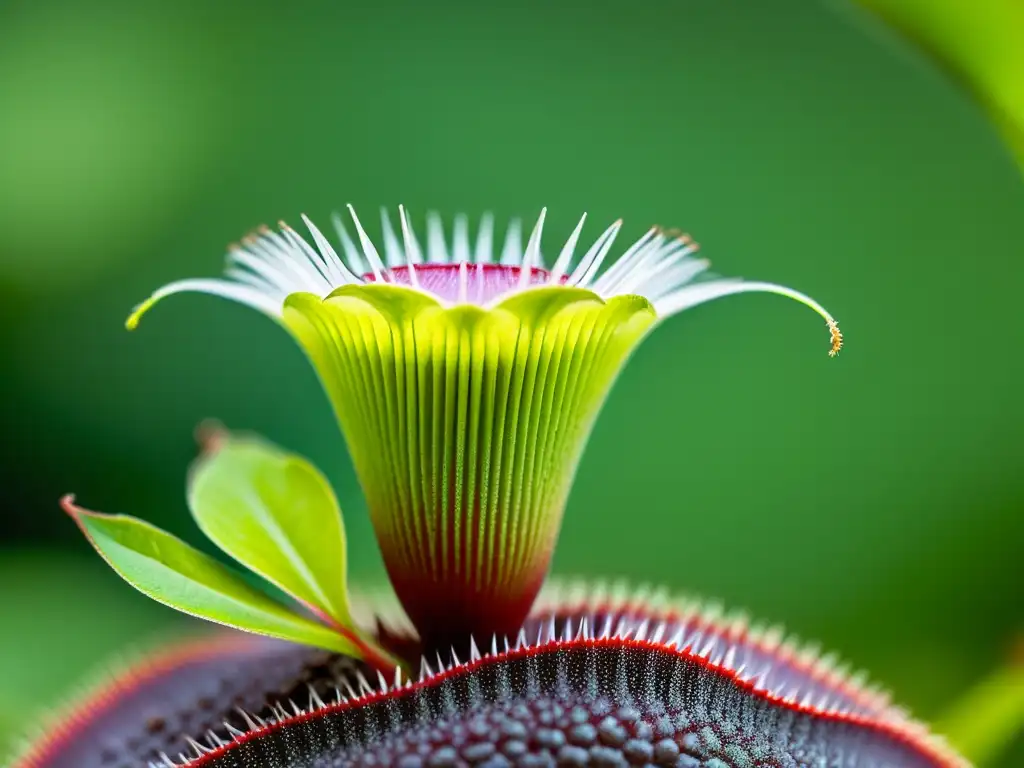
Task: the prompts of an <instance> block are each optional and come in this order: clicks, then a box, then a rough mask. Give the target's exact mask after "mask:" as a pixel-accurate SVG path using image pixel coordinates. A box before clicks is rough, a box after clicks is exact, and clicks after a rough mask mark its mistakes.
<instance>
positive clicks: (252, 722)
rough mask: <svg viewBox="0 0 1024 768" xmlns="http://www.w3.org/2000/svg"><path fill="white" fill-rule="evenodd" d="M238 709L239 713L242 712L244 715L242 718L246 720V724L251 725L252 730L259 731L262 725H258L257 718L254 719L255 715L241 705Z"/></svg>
mask: <svg viewBox="0 0 1024 768" xmlns="http://www.w3.org/2000/svg"><path fill="white" fill-rule="evenodd" d="M236 711H237V712H238V714H240V715H241V716H242V719H243V720H245V724H246V725H247V726H248V727H249V730H250V731H258V730H259V729H260V726H258V725H257V724H256V720H255V719H254V717H255V716H254V715H250V714H249V713H248V712H246V711H245V710H244V709H242V708H241V707H236Z"/></svg>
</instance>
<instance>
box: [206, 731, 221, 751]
mask: <svg viewBox="0 0 1024 768" xmlns="http://www.w3.org/2000/svg"><path fill="white" fill-rule="evenodd" d="M206 742H207V743H208V744H209V745H210V747H211V748H212V749H217V748H218V747H223V746H224V740H223V739H222V738H221V737H220V736H218V735H217V734H216V733H214V732H213V731H209V730H208V731H207V732H206Z"/></svg>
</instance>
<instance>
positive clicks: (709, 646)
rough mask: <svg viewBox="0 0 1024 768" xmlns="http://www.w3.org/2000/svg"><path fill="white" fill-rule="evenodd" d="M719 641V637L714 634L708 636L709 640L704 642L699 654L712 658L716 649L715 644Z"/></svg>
mask: <svg viewBox="0 0 1024 768" xmlns="http://www.w3.org/2000/svg"><path fill="white" fill-rule="evenodd" d="M717 643H718V638H716V637H715V636H714V635H712V636H711V637H709V638H708V640H707V642H706V643H704V647H703V648H701V649H700V652H699V653H698V654H697V655H698V656H700V657H702V658H705V659H710V658H711V652H712V651H714V650H715V646H716V645H717Z"/></svg>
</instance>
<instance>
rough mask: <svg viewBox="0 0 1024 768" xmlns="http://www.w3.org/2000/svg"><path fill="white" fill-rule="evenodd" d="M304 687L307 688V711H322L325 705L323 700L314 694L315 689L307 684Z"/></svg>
mask: <svg viewBox="0 0 1024 768" xmlns="http://www.w3.org/2000/svg"><path fill="white" fill-rule="evenodd" d="M306 687H307V688H309V709H310V711H312V710H314V709H323V708H324V707H325V706H326V705H325V704H324V700H323V699H321V698H320V695H319V694H318V693H317V692H316V688H314V687H313V686H312V685H308V684H307V686H306Z"/></svg>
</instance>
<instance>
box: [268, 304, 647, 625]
mask: <svg viewBox="0 0 1024 768" xmlns="http://www.w3.org/2000/svg"><path fill="white" fill-rule="evenodd" d="M654 317H655V315H654V311H653V309H652V308H651V307H650V304H649V303H648V302H647V301H646V300H644V299H642V298H640V297H633V296H627V297H619V298H615V299H612V300H610V301H608V302H604V301H602V300H601V299H599V298H598V297H597V296H596V295H594V294H593V293H591V292H589V291H585V290H581V289H576V288H565V287H546V288H540V289H534V290H530V291H527V292H524V293H521V294H517V295H514V296H512V297H511V298H509V299H507V300H506V301H504V302H503V303H502V304H501V305H500V306H499V307H497V308H495V309H492V310H489V311H485V310H483V309H481V308H479V307H476V306H468V305H467V306H458V307H454V308H449V309H445V308H442V307H440V306H439V305H438V304H437V303H436V302H435V301H434V300H433V299H432V298H430V297H428V296H425V295H423V294H420V293H418V292H415V291H413V290H411V289H408V288H403V287H398V286H388V285H363V286H349V287H345V288H342V289H339V290H338V291H336V292H335V293H334V294H333V295H332V296H331V297H330V298H328V299H326V300H324V301H321V300H320V299H319V298H318V297H316V296H313V295H310V294H295V295H293V296H291V297H289V299H288V301H287V302H286V308H285V313H284V318H285V322H286V324H287V325H288V326H289V328H291V330H292V331H293V332H294V333H295V335H296V336H297V337H298V339H299V341H300V343H301V344H302V346H303V347H304V349H305V350H306V351H307V353H308V354H309V355H310V357H311V359H312V361H313V363H314V365H315V367H316V369H317V371H318V372H319V374H320V377H321V379H322V381H323V383H324V386H325V388H326V390H327V392H328V395H329V396H330V399H331V401H332V403H333V405H334V408H335V410H336V412H337V415H338V418H339V420H340V422H341V426H342V429H343V431H344V433H345V437H346V439H347V441H348V445H349V448H350V451H351V453H352V456H353V460H354V463H355V466H356V471H357V472H358V474H359V477H360V480H361V483H362V486H363V489H364V492H365V494H366V498H367V503H368V505H369V509H370V513H371V516H372V519H373V525H374V528H375V530H376V532H377V536H378V538H379V540H380V545H381V549H382V552H383V554H384V558H385V562H386V563H387V566H388V569H389V572H390V573H391V577H392V580H393V582H394V583H395V587H396V590H397V591H398V593H399V596H400V597H402V599H403V602H404V603H405V605H406V609H407V610H408V611H409V612H410V614H411V615H413V618H414V621H416V615H417V614H420V613H424V614H426V613H429V612H430V611H434V614H433V615H437V614H438V613H440V614H443V613H445V610H447V611H448V612H449V614H450V613H451V611H452V610H453V609H452V608H451V607H450V606H453V605H461V606H462V607H461V608H458V609H455V610H457V611H461V612H463V613H466V612H468V613H470V614H473V613H474V612H478V613H479V615H468V616H451V615H448V616H447V617H446V618H447V619H448V620H452V621H456V623H459V624H466V625H467V628H469V629H471V630H476V631H486V630H487V629H491V625H492V624H504V620H503V619H500V618H495V617H494V616H490V615H489V614H491V613H497V614H500V613H502V611H511V612H517V611H520V610H522V611H525V609H526V608H527V607H528V602H529V600H532V597H533V593H534V591H535V589H536V587H537V586H538V585H539V581H540V579H541V578H542V577H543V574H544V572H545V570H546V568H547V564H548V561H549V559H550V555H551V550H552V547H553V545H554V541H555V539H556V537H557V534H558V529H559V523H560V521H561V516H562V510H563V507H564V504H565V499H566V496H567V495H568V492H569V487H570V485H571V481H572V477H573V474H574V472H575V469H576V465H577V462H578V460H579V457H580V453H581V451H582V448H583V445H584V443H585V442H586V437H587V435H588V434H589V432H590V428H591V425H592V423H593V420H594V417H595V415H596V414H597V411H598V409H599V408H600V406H601V403H602V402H603V400H604V398H605V396H606V395H607V393H608V390H609V388H610V386H611V384H612V382H613V380H614V378H615V376H616V374H617V373H618V371H619V369H620V368H621V366H622V363H623V362H624V361H625V359H626V358H627V357H628V355H629V353H630V352H631V350H632V349H633V348H634V347H635V346H636V344H637V342H638V341H639V340H640V339H641V338H642V336H643V335H644V333H645V331H646V330H647V329H648V328H649V327H650V326H651V324H652V322H653V321H654ZM527 593H529V594H527ZM459 594H462V595H463V596H465V597H467V600H466V601H463V602H462V603H460V601H459V599H458V595H459ZM435 598H436V600H437V603H436V604H435V605H434V606H433V607H430V606H429V605H428V604H432V603H434V601H435ZM453 598H454V599H453ZM480 598H483V599H485V600H486V605H475V601H476V600H478V599H480ZM524 601H526V605H525V606H522V607H520V603H523V602H524ZM442 602H443V603H445V606H444V607H442V605H441V603H442ZM428 608H429V610H428ZM485 614H486V615H485ZM520 619H521V617H520V616H516V617H514V619H513V618H512V617H509V619H508V621H509V624H510V625H514V624H515V623H517V622H518V621H519V620H520ZM424 621H428V620H427V619H423V620H422V621H418V622H417V625H418V626H420V625H421V624H423V623H424ZM420 628H421V631H422V630H423V627H422V626H421V627H420Z"/></svg>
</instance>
